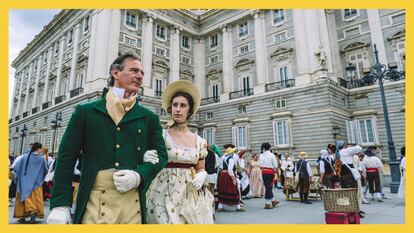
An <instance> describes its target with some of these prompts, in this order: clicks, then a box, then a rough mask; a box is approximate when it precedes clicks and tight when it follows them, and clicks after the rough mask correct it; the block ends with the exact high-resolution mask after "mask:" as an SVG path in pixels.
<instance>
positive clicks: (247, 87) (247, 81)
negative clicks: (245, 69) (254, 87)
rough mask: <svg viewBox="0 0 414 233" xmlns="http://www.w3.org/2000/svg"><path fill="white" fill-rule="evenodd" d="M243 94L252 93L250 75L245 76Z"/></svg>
mask: <svg viewBox="0 0 414 233" xmlns="http://www.w3.org/2000/svg"><path fill="white" fill-rule="evenodd" d="M243 94H244V95H249V94H250V79H249V76H246V77H243Z"/></svg>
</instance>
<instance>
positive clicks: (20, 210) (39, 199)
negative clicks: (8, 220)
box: [13, 186, 45, 218]
mask: <svg viewBox="0 0 414 233" xmlns="http://www.w3.org/2000/svg"><path fill="white" fill-rule="evenodd" d="M19 199H20V193H16V206H15V207H14V215H13V217H14V218H26V217H29V216H30V214H32V213H36V216H37V217H38V218H43V217H44V216H45V209H44V205H43V189H42V186H39V187H37V188H35V189H34V190H33V191H32V193H31V194H30V196H29V197H27V198H26V200H24V201H23V203H21V202H20V200H19Z"/></svg>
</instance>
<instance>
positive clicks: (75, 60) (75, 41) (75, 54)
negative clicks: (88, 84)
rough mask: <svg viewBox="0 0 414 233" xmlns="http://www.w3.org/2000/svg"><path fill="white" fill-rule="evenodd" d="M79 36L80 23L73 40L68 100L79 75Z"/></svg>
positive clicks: (76, 27)
mask: <svg viewBox="0 0 414 233" xmlns="http://www.w3.org/2000/svg"><path fill="white" fill-rule="evenodd" d="M79 35H80V22H78V23H77V24H76V26H75V33H74V38H73V45H72V46H73V48H72V61H71V64H70V76H69V77H70V78H69V88H68V93H66V96H67V99H69V98H70V91H72V90H73V89H75V81H76V74H77V69H78V67H77V65H78V44H79Z"/></svg>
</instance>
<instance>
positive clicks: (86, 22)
mask: <svg viewBox="0 0 414 233" xmlns="http://www.w3.org/2000/svg"><path fill="white" fill-rule="evenodd" d="M89 19H90V17H89V16H87V17H86V18H85V19H84V20H83V33H87V32H88V31H89Z"/></svg>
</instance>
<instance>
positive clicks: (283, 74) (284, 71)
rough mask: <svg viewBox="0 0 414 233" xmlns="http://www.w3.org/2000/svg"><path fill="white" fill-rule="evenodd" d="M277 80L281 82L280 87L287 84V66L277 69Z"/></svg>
mask: <svg viewBox="0 0 414 233" xmlns="http://www.w3.org/2000/svg"><path fill="white" fill-rule="evenodd" d="M279 79H280V81H281V82H282V85H283V84H286V83H287V80H288V79H289V76H288V67H287V66H282V67H280V68H279Z"/></svg>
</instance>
